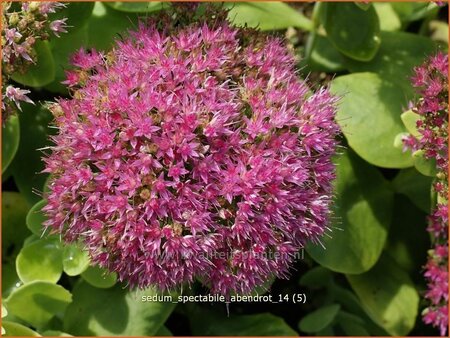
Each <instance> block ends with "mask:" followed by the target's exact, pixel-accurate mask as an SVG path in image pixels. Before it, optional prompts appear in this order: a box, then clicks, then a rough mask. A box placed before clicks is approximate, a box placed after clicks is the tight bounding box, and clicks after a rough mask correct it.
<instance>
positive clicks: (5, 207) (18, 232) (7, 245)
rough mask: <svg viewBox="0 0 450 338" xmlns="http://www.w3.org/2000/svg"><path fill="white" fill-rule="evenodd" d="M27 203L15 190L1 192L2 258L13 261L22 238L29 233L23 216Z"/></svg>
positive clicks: (26, 209)
mask: <svg viewBox="0 0 450 338" xmlns="http://www.w3.org/2000/svg"><path fill="white" fill-rule="evenodd" d="M29 208H30V207H29V205H28V203H27V201H26V200H25V199H24V198H23V197H22V195H20V194H19V193H17V192H10V191H5V192H3V193H2V259H3V262H5V261H7V260H9V261H14V259H15V258H16V255H17V254H18V253H19V251H20V248H21V247H22V243H23V241H24V239H25V238H26V237H27V236H28V235H29V234H30V233H29V231H28V229H27V227H26V225H25V217H26V215H27V212H28V209H29Z"/></svg>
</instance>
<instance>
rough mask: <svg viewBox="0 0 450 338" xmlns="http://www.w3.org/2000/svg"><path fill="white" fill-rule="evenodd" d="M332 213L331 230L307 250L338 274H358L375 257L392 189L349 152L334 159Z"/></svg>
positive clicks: (384, 231) (383, 235)
mask: <svg viewBox="0 0 450 338" xmlns="http://www.w3.org/2000/svg"><path fill="white" fill-rule="evenodd" d="M336 168H337V178H336V181H335V192H336V201H335V209H336V210H335V215H334V217H333V219H336V220H338V223H337V224H334V225H332V228H333V231H332V233H331V234H329V236H324V237H323V238H322V239H321V241H322V243H323V246H324V247H325V248H324V247H322V246H321V245H319V244H309V245H307V247H306V250H307V252H308V253H309V254H310V255H311V257H312V258H313V259H314V260H315V261H316V262H318V263H319V264H320V265H322V266H324V267H326V268H328V269H330V270H333V271H336V272H341V273H352V274H358V273H362V272H364V271H367V270H369V269H370V268H371V267H372V266H373V265H374V264H375V263H376V261H377V260H378V258H379V256H380V254H381V251H382V249H383V246H384V244H385V241H386V238H387V233H388V229H389V225H390V223H391V217H392V201H393V192H392V191H391V189H390V186H389V183H388V182H387V181H386V180H385V179H384V178H383V176H382V175H381V173H380V172H379V171H378V170H377V169H376V168H374V167H372V166H370V165H368V164H367V163H366V162H364V161H362V160H361V159H360V158H359V157H358V156H356V155H355V154H354V153H353V152H351V151H348V152H346V153H344V154H343V155H341V156H339V158H338V159H337V162H336Z"/></svg>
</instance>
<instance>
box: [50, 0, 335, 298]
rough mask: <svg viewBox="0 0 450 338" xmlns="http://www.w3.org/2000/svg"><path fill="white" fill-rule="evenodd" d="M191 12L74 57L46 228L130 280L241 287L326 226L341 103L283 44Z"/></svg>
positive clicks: (58, 114)
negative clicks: (305, 76) (305, 73)
mask: <svg viewBox="0 0 450 338" xmlns="http://www.w3.org/2000/svg"><path fill="white" fill-rule="evenodd" d="M191 7H192V8H195V7H196V5H195V4H188V5H184V6H181V7H175V9H174V11H167V12H162V14H160V15H159V16H158V18H157V19H149V20H148V21H145V22H141V23H140V25H139V28H138V29H137V30H136V31H130V32H129V34H128V36H127V37H126V38H125V39H123V40H121V41H117V42H116V44H115V46H114V48H113V49H112V51H110V52H108V53H101V52H97V51H95V50H90V51H86V50H83V49H82V50H80V51H78V52H77V53H76V54H75V55H74V56H73V58H72V64H73V65H74V66H75V69H74V70H71V71H68V72H67V79H66V81H65V83H66V84H67V85H68V86H69V87H70V88H71V91H72V96H71V98H69V99H60V100H58V101H57V102H56V103H55V104H53V105H52V106H51V111H52V113H53V115H54V117H55V126H56V127H57V128H58V133H57V135H56V136H54V137H53V141H54V146H53V147H52V148H51V150H52V151H51V154H49V155H48V156H47V157H46V158H45V159H44V160H45V163H46V169H45V172H47V173H50V174H51V175H52V176H51V177H52V179H51V181H50V183H49V190H50V191H49V193H48V195H47V196H46V197H47V200H48V204H47V206H46V207H45V208H44V210H45V213H46V215H47V217H48V220H47V222H46V223H45V224H46V225H47V226H48V227H50V228H51V229H53V231H55V232H58V233H60V234H61V235H62V236H63V237H64V239H65V240H66V241H67V242H74V241H81V242H82V243H83V244H84V245H85V247H86V249H87V250H88V251H89V254H90V256H91V258H92V261H93V262H95V263H98V264H99V265H100V266H102V267H104V268H106V269H108V270H109V271H111V272H117V274H118V276H119V279H120V280H122V281H126V282H127V283H128V284H129V285H131V286H133V287H136V286H137V287H140V288H146V287H148V286H151V285H155V286H157V287H159V288H160V289H162V290H166V289H173V288H176V287H178V286H180V285H181V284H183V283H192V282H193V281H194V280H195V279H200V280H201V281H202V282H203V283H204V284H205V285H207V286H208V287H209V288H210V289H211V292H213V293H219V294H223V295H230V294H231V293H233V292H237V293H241V294H242V293H249V292H251V291H253V290H254V289H255V288H256V287H257V286H261V285H262V284H263V283H264V282H265V281H266V280H267V278H268V276H270V275H275V276H277V277H286V276H287V275H288V273H289V267H290V265H291V264H292V262H293V260H294V258H295V254H296V253H297V252H298V251H299V249H300V248H302V247H303V246H304V245H305V244H306V243H307V242H308V241H314V242H317V241H320V238H321V237H322V236H323V234H324V232H325V231H327V222H328V218H329V215H330V204H331V200H332V195H333V193H332V185H331V183H332V181H333V178H334V176H335V174H334V164H333V163H332V161H331V157H332V156H333V155H334V154H335V152H336V146H337V141H336V135H337V134H338V132H339V128H338V126H337V124H336V123H335V120H334V115H335V106H336V101H337V98H336V97H334V96H332V95H331V94H330V93H329V92H328V90H327V89H324V88H320V89H319V90H317V91H316V92H315V93H310V89H309V88H308V86H307V85H306V83H305V82H304V81H303V80H301V79H299V77H298V76H297V73H296V72H295V59H294V57H293V56H292V55H291V53H290V52H289V51H288V49H287V48H286V47H285V45H284V44H283V42H282V41H281V40H280V39H278V38H275V37H272V36H268V35H265V34H263V33H260V32H258V31H257V30H253V29H247V28H236V27H233V26H232V25H231V24H230V23H229V21H228V20H227V18H226V16H227V11H225V10H222V9H220V10H217V8H216V7H214V6H209V7H206V9H205V12H204V13H203V14H202V15H201V16H198V15H195V14H193V13H195V11H192V10H191V9H192V8H191ZM174 18H175V19H174Z"/></svg>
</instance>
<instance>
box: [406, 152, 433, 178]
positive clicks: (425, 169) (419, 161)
mask: <svg viewBox="0 0 450 338" xmlns="http://www.w3.org/2000/svg"><path fill="white" fill-rule="evenodd" d="M424 153H425V152H424V151H423V150H417V151H415V152H414V153H413V154H412V158H413V161H414V167H415V168H416V169H417V170H418V171H419V172H420V173H421V174H422V175H425V176H430V177H436V174H437V168H436V160H435V159H434V158H430V159H428V158H425V156H424Z"/></svg>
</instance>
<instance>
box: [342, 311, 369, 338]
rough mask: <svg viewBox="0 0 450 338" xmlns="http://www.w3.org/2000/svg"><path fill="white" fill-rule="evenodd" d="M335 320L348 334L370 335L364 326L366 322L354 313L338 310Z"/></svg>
mask: <svg viewBox="0 0 450 338" xmlns="http://www.w3.org/2000/svg"><path fill="white" fill-rule="evenodd" d="M336 321H337V322H338V323H339V326H340V327H341V328H342V330H343V331H344V333H345V334H346V335H348V336H370V333H369V332H368V331H367V330H366V328H365V326H366V323H365V322H364V320H363V319H361V318H360V317H358V316H355V315H354V314H351V313H348V312H345V311H339V313H338V314H337V316H336Z"/></svg>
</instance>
